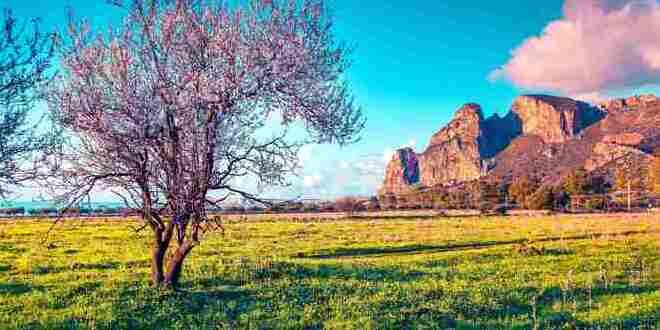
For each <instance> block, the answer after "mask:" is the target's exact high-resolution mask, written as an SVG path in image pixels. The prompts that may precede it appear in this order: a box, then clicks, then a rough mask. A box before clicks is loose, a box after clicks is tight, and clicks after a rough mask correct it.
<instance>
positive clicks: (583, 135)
mask: <svg viewBox="0 0 660 330" xmlns="http://www.w3.org/2000/svg"><path fill="white" fill-rule="evenodd" d="M657 147H660V99H658V98H656V97H655V96H652V95H645V96H639V97H631V98H627V99H620V100H613V101H609V102H606V103H603V104H601V105H599V107H593V106H591V105H589V104H587V103H583V102H579V101H575V100H572V99H569V98H564V97H554V96H547V95H525V96H521V97H518V98H517V99H516V100H515V101H514V102H513V104H512V106H511V109H510V111H509V113H508V114H507V115H506V116H504V117H499V116H497V115H493V116H491V117H489V118H485V117H484V114H483V111H482V108H481V107H480V106H479V105H478V104H475V103H468V104H466V105H464V106H462V107H461V108H460V109H458V111H456V113H455V115H454V117H453V119H452V120H451V121H450V122H449V123H448V124H447V125H446V126H444V127H443V128H442V129H440V130H439V131H438V132H437V133H436V134H434V135H433V136H432V138H431V140H430V142H429V145H428V147H427V148H426V150H424V151H423V152H422V153H419V154H418V153H415V151H414V150H412V149H410V148H408V149H403V150H400V151H399V152H397V153H396V154H395V155H394V157H393V159H392V160H391V161H390V163H389V164H388V166H387V169H386V173H385V180H384V183H383V186H382V187H381V189H380V190H379V194H381V195H383V194H402V193H406V192H410V191H412V190H413V189H415V188H418V187H431V186H436V185H450V184H453V183H456V182H464V181H471V180H474V179H478V178H480V177H483V176H485V175H488V176H494V177H497V178H511V177H515V176H517V175H523V174H529V173H531V172H534V173H537V174H542V175H543V176H544V177H546V178H548V180H554V179H556V178H558V177H560V176H561V173H562V172H565V171H570V170H571V169H575V168H577V167H586V168H587V169H589V170H593V169H596V168H599V167H600V166H605V164H607V163H608V162H611V160H612V159H615V158H617V157H621V156H622V155H624V154H627V153H635V154H637V153H640V152H641V153H648V150H652V149H654V148H657Z"/></svg>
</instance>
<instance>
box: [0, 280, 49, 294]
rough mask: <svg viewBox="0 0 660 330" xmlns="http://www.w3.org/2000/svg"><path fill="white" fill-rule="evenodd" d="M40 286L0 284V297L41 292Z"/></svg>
mask: <svg viewBox="0 0 660 330" xmlns="http://www.w3.org/2000/svg"><path fill="white" fill-rule="evenodd" d="M43 289H44V288H43V287H42V286H40V285H33V284H27V283H0V295H5V294H6V295H21V294H25V293H29V292H32V291H35V290H38V291H42V290H43Z"/></svg>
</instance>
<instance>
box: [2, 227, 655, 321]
mask: <svg viewBox="0 0 660 330" xmlns="http://www.w3.org/2000/svg"><path fill="white" fill-rule="evenodd" d="M49 226H50V222H48V221H45V220H44V221H6V220H4V221H0V329H40V328H47V329H79V328H82V329H87V328H89V329H141V328H144V329H445V328H458V329H534V328H538V329H553V328H554V329H573V328H593V329H598V328H600V329H658V328H660V290H659V289H660V252H659V248H660V216H658V215H654V216H652V215H648V216H642V217H636V218H598V217H584V218H580V217H568V216H558V217H542V218H497V217H492V218H452V219H442V218H438V219H425V220H420V219H398V220H373V221H370V220H342V221H309V222H282V221H280V222H268V221H263V222H250V223H232V224H227V225H226V229H227V231H226V233H225V235H224V236H223V235H220V234H211V235H209V236H208V237H206V238H205V240H204V242H203V244H202V245H201V246H200V247H198V248H196V249H195V250H193V252H192V254H191V256H190V258H189V259H188V260H187V263H186V265H185V270H184V279H183V288H182V290H181V291H180V292H175V293H172V292H167V291H159V290H154V289H152V288H150V287H149V285H148V277H149V258H148V250H147V249H148V247H149V240H148V239H149V237H150V236H149V233H148V232H141V233H139V234H138V233H135V232H134V231H133V229H132V226H136V224H135V223H132V222H131V221H129V220H124V221H94V222H87V223H83V222H80V221H74V220H72V221H68V222H65V223H63V224H62V225H58V226H57V228H56V230H55V231H54V232H53V233H52V234H51V236H50V239H49V240H48V242H47V243H45V244H42V243H41V242H40V240H41V238H42V237H43V235H44V233H45V232H46V231H47V230H48V227H49ZM522 242H527V243H525V244H521V243H522ZM530 247H534V248H530Z"/></svg>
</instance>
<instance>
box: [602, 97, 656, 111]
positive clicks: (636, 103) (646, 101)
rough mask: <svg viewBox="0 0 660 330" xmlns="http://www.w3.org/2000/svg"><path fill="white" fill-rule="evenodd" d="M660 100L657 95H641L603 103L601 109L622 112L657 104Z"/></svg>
mask: <svg viewBox="0 0 660 330" xmlns="http://www.w3.org/2000/svg"><path fill="white" fill-rule="evenodd" d="M658 101H659V99H658V98H657V97H656V96H655V95H651V94H647V95H639V96H633V97H629V98H625V99H615V100H611V101H607V102H602V103H600V104H599V107H600V108H602V109H604V110H606V111H622V110H627V109H632V108H639V107H645V106H649V105H652V104H653V103H657V102H658Z"/></svg>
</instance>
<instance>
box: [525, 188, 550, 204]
mask: <svg viewBox="0 0 660 330" xmlns="http://www.w3.org/2000/svg"><path fill="white" fill-rule="evenodd" d="M554 202H555V198H554V194H553V192H552V189H551V188H550V187H547V186H542V187H540V188H539V189H537V190H536V191H535V192H534V193H533V194H532V195H531V196H530V197H529V199H528V200H527V207H529V208H530V209H532V210H552V208H553V206H554Z"/></svg>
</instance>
